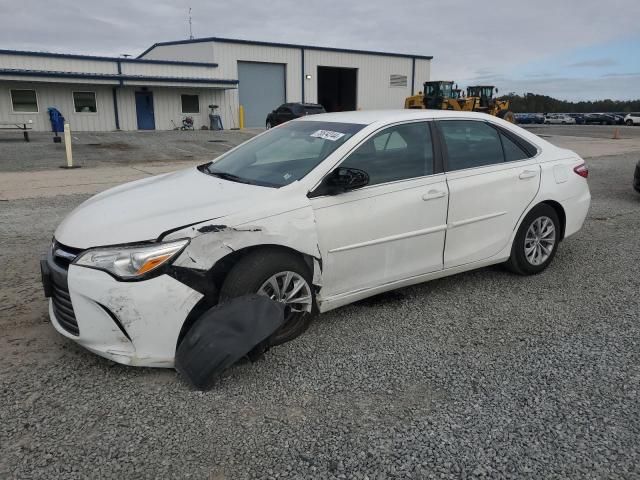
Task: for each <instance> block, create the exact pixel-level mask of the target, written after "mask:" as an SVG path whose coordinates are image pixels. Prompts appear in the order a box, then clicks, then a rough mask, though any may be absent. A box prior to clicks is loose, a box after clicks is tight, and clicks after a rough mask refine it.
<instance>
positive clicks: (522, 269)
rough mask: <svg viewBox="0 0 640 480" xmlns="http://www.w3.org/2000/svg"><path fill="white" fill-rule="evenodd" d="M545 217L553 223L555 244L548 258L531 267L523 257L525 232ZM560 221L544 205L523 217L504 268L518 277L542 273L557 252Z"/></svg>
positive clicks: (551, 209)
mask: <svg viewBox="0 0 640 480" xmlns="http://www.w3.org/2000/svg"><path fill="white" fill-rule="evenodd" d="M542 217H547V218H549V219H550V220H551V221H552V222H553V226H554V229H555V243H554V244H553V247H552V249H551V252H550V254H549V257H548V258H547V259H546V260H545V261H544V262H542V263H541V264H540V265H533V264H532V263H531V262H529V260H527V257H526V255H525V238H526V235H527V231H528V230H529V227H530V226H531V225H532V224H533V223H534V222H535V221H536V220H538V219H539V218H542ZM560 233H561V230H560V220H559V219H558V214H557V213H556V211H555V210H554V209H553V207H551V206H550V205H547V204H545V203H541V204H540V205H537V206H535V207H534V208H533V209H531V211H530V212H529V213H528V214H527V215H526V216H525V217H524V220H523V221H522V223H521V224H520V228H519V229H518V232H517V233H516V236H515V239H514V240H513V245H512V246H511V256H510V257H509V260H507V262H506V263H505V266H506V267H507V268H508V269H509V270H511V271H512V272H513V273H516V274H518V275H535V274H537V273H540V272H542V271H543V270H544V269H545V268H547V266H549V264H550V263H551V261H552V260H553V257H555V255H556V252H557V251H558V245H559V244H560Z"/></svg>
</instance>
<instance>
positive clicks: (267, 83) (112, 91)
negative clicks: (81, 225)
mask: <svg viewBox="0 0 640 480" xmlns="http://www.w3.org/2000/svg"><path fill="white" fill-rule="evenodd" d="M431 58H432V57H430V56H423V55H408V54H399V53H385V52H373V51H362V50H349V49H338V48H322V47H316V46H307V45H294V44H282V43H269V42H252V41H247V40H233V39H226V38H213V37H212V38H201V39H194V40H184V41H174V42H163V43H156V44H154V45H153V46H151V47H150V48H148V49H147V50H146V51H144V52H143V53H142V54H141V55H140V56H139V57H138V58H112V57H95V56H87V55H71V54H54V53H41V52H20V51H13V50H0V121H12V122H13V121H16V122H20V123H22V122H29V121H32V125H33V128H34V130H49V128H50V126H49V119H48V113H47V110H48V108H50V107H55V108H57V109H58V110H59V111H60V112H61V113H62V115H63V116H64V117H65V118H66V119H67V121H69V122H70V123H71V127H72V129H73V130H85V131H108V130H117V129H121V130H145V129H157V130H171V129H174V128H176V126H180V125H181V123H182V119H183V118H184V117H185V116H190V117H192V118H193V120H194V126H195V128H201V127H202V126H208V125H209V113H210V109H209V106H210V105H217V106H218V108H217V109H216V112H215V113H217V114H219V115H221V117H222V121H223V125H224V127H225V128H235V127H238V126H239V115H238V112H239V106H240V105H242V106H243V108H244V112H245V126H246V127H263V126H264V124H265V119H266V116H267V114H268V113H269V112H270V111H271V110H273V109H275V108H277V107H278V106H279V105H280V104H282V103H286V102H300V101H302V102H309V103H321V104H322V105H324V107H325V108H326V109H327V110H328V111H341V110H355V109H386V108H401V107H402V105H403V103H404V98H405V97H407V96H409V95H412V94H413V93H414V92H416V91H418V90H421V89H422V88H421V85H422V84H423V83H424V82H425V81H427V80H429V75H430V62H431Z"/></svg>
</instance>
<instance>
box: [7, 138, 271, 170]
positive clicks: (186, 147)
mask: <svg viewBox="0 0 640 480" xmlns="http://www.w3.org/2000/svg"><path fill="white" fill-rule="evenodd" d="M259 131H260V129H246V130H243V131H234V130H224V131H210V130H196V131H185V132H183V131H139V132H74V133H73V140H72V145H73V159H74V163H75V164H76V165H80V166H82V167H85V168H89V167H97V166H104V165H112V164H130V163H144V162H150V161H152V162H162V161H180V160H198V161H203V162H204V161H207V160H212V159H213V158H215V157H217V156H218V155H220V154H221V153H223V152H225V151H227V150H228V149H229V148H231V147H234V146H236V145H238V144H239V143H242V142H244V141H245V140H247V139H249V138H251V137H252V136H254V135H255V134H256V133H258V132H259ZM29 135H30V137H31V141H30V142H28V143H27V142H25V141H23V140H22V134H21V133H18V134H16V132H11V131H0V172H19V171H27V170H48V169H51V168H57V167H59V166H61V165H66V162H67V161H66V156H65V147H64V144H62V143H59V144H54V143H53V142H52V137H53V134H52V133H48V132H31V133H30V134H29Z"/></svg>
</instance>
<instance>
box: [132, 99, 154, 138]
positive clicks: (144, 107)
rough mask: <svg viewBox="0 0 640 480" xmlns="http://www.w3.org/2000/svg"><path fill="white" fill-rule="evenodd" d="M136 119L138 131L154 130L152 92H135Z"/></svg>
mask: <svg viewBox="0 0 640 480" xmlns="http://www.w3.org/2000/svg"><path fill="white" fill-rule="evenodd" d="M136 117H137V118H138V130H155V128H156V119H155V117H154V115H153V92H136Z"/></svg>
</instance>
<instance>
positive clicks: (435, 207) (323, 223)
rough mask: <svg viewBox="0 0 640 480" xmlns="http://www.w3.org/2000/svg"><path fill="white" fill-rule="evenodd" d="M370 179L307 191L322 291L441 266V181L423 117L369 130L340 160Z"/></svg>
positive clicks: (443, 203) (336, 290) (340, 290)
mask: <svg viewBox="0 0 640 480" xmlns="http://www.w3.org/2000/svg"><path fill="white" fill-rule="evenodd" d="M340 166H341V167H351V168H358V169H360V170H364V171H365V172H367V173H368V174H369V179H370V181H369V185H368V186H366V187H363V188H361V189H358V190H353V191H350V192H346V193H341V194H337V195H327V196H320V197H315V198H313V197H312V200H311V203H312V207H313V209H314V213H315V218H316V224H317V231H318V241H319V247H320V251H321V255H322V258H323V275H322V280H323V288H322V292H323V296H324V297H325V298H326V297H330V296H334V295H340V294H343V293H347V292H353V291H356V290H362V289H368V288H372V287H376V286H379V285H383V284H385V283H389V282H393V281H396V280H401V279H405V278H409V277H412V276H416V275H420V274H423V273H428V272H433V271H437V270H441V269H442V254H443V249H444V238H445V230H446V222H447V200H448V198H447V197H448V193H447V185H446V182H445V179H444V175H443V174H434V153H433V146H432V142H431V134H430V128H429V124H428V122H412V123H405V124H400V125H396V126H392V127H389V128H386V129H384V130H381V131H380V132H378V133H376V134H374V135H373V136H372V137H370V138H369V139H368V140H366V141H365V142H364V143H362V144H361V145H360V146H359V147H358V148H357V149H356V150H355V151H354V152H352V153H351V154H350V155H349V156H348V157H347V158H346V159H345V160H344V161H343V162H342V163H341V164H340Z"/></svg>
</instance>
